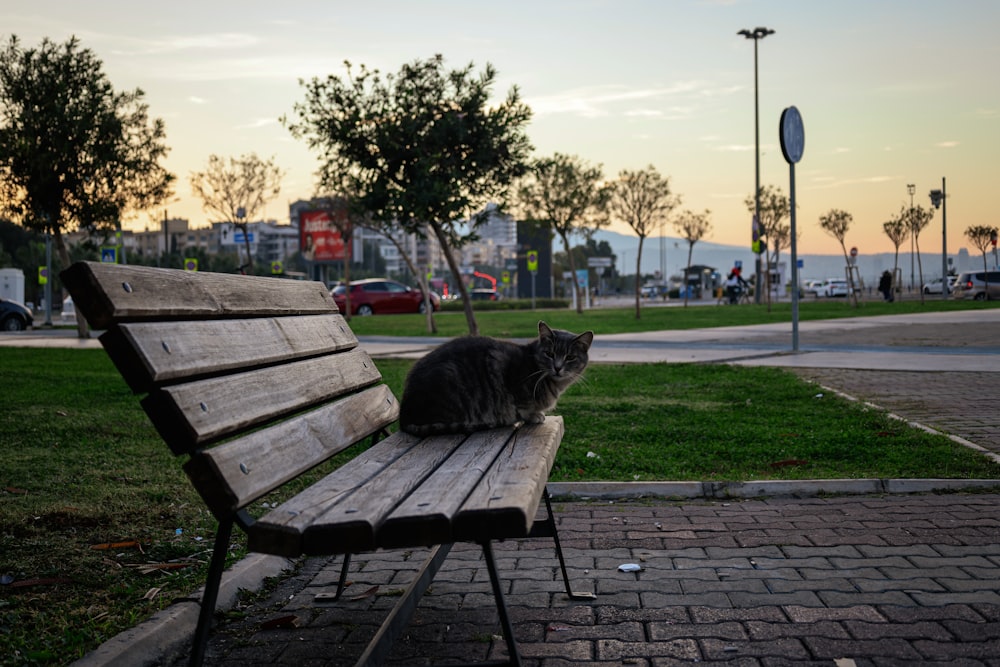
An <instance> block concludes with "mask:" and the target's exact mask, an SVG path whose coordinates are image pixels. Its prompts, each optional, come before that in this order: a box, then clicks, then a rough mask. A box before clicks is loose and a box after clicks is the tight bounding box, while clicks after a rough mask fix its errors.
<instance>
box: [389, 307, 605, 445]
mask: <svg viewBox="0 0 1000 667" xmlns="http://www.w3.org/2000/svg"><path fill="white" fill-rule="evenodd" d="M593 341H594V332H593V331H588V332H586V333H582V334H579V335H577V334H573V333H570V332H568V331H561V330H559V329H551V328H549V326H548V325H547V324H545V322H539V323H538V338H537V339H536V340H533V341H532V342H530V343H528V344H526V345H518V344H516V343H511V342H507V341H502V340H497V339H495V338H480V337H478V336H466V337H464V338H456V339H454V340H451V341H449V342H447V343H445V344H444V345H441V346H440V347H438V348H436V349H435V350H433V351H432V352H430V353H429V354H428V355H427V356H425V357H423V358H422V359H420V360H419V361H418V362H417V363H416V364H414V365H413V368H412V369H411V370H410V374H409V375H408V376H407V378H406V386H405V387H404V389H403V400H402V401H401V403H400V413H399V425H400V428H401V429H402V430H403V431H405V432H407V433H411V434H413V435H436V434H442V433H471V432H473V431H479V430H483V429H488V428H494V427H497V426H510V425H513V424H516V423H517V422H519V421H523V422H525V423H528V424H538V423H541V422H542V421H543V420H544V419H545V411H546V410H550V409H551V408H552V407H553V406H554V405H555V404H556V400H557V399H558V398H559V396H560V394H562V393H563V392H564V391H566V389H567V388H568V387H569V386H570V385H571V384H573V383H574V382H576V381H577V380H579V379H580V377H581V376H582V375H583V370H584V369H585V368H586V367H587V361H588V357H587V352H588V350H590V344H591V343H592V342H593Z"/></svg>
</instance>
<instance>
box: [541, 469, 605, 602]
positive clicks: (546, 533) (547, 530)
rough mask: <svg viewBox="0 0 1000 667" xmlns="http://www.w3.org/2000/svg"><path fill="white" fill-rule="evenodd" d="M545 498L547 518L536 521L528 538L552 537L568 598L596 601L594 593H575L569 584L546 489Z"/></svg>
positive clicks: (546, 489)
mask: <svg viewBox="0 0 1000 667" xmlns="http://www.w3.org/2000/svg"><path fill="white" fill-rule="evenodd" d="M542 497H543V498H545V513H546V516H545V518H544V519H543V520H541V521H536V522H535V523H534V524H533V525H532V526H531V532H530V533H529V535H528V537H551V538H552V541H553V542H554V543H555V546H556V557H557V558H558V559H559V569H560V570H561V571H562V578H563V585H565V587H566V596H567V597H568V598H569V599H570V600H596V599H597V596H596V595H594V594H593V593H587V592H580V591H573V590H572V588H571V587H570V583H569V574H568V572H567V571H566V559H565V558H564V557H563V550H562V545H561V544H560V543H559V531H558V530H557V529H556V519H555V515H554V514H553V513H552V499H551V498H550V497H549V489H548V487H546V488H545V492H544V493H543V494H542Z"/></svg>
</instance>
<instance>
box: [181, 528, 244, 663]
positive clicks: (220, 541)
mask: <svg viewBox="0 0 1000 667" xmlns="http://www.w3.org/2000/svg"><path fill="white" fill-rule="evenodd" d="M232 534H233V519H232V518H228V519H225V520H222V521H219V530H218V531H216V533H215V547H214V548H213V550H212V561H211V562H210V563H209V565H208V577H207V578H206V580H205V594H204V595H202V597H201V611H200V612H199V613H198V627H197V628H196V629H195V633H194V641H193V642H192V644H191V660H190V662H189V664H190V665H191V667H201V663H202V660H204V658H205V648H206V647H207V645H208V635H209V632H210V631H211V629H212V619H213V618H214V616H215V603H216V602H217V601H218V599H219V584H220V583H221V582H222V571H223V570H224V569H225V567H226V554H227V553H228V552H229V538H230V537H231V536H232Z"/></svg>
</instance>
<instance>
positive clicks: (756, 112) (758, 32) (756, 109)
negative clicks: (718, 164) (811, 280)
mask: <svg viewBox="0 0 1000 667" xmlns="http://www.w3.org/2000/svg"><path fill="white" fill-rule="evenodd" d="M736 34H737V35H743V36H744V37H746V38H747V39H752V40H753V123H754V130H753V135H754V189H753V198H754V210H753V218H754V223H755V224H760V99H759V95H758V86H757V42H759V41H760V40H762V39H764V38H765V37H767V36H768V35H773V34H774V31H773V30H771V29H770V28H763V27H760V26H758V27H756V28H754V29H753V30H740V31H739V32H738V33H736ZM754 275H755V276H756V277H755V278H754V280H755V281H756V285H755V288H754V300H755V301H756V302H757V303H760V297H761V294H760V292H761V279H760V253H759V252H758V253H757V262H756V267H755V272H754Z"/></svg>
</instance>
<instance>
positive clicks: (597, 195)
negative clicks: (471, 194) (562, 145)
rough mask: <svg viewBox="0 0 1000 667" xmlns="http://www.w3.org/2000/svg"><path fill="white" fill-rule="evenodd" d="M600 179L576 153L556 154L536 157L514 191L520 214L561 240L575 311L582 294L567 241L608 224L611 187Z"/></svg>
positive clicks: (600, 174) (596, 169) (580, 306)
mask: <svg viewBox="0 0 1000 667" xmlns="http://www.w3.org/2000/svg"><path fill="white" fill-rule="evenodd" d="M603 180H604V173H603V171H602V169H601V165H596V166H591V165H589V164H588V163H587V162H585V161H584V160H581V159H580V158H578V157H576V156H570V155H563V154H561V153H556V154H555V155H553V156H552V157H550V158H539V159H537V160H535V161H534V162H533V163H532V165H531V176H530V177H529V178H527V179H526V180H524V181H523V182H522V183H521V185H520V187H519V188H518V191H517V202H518V205H519V206H520V208H521V209H522V217H523V218H526V219H529V220H538V221H543V222H546V223H548V225H549V226H550V227H551V228H552V231H554V232H555V233H556V234H558V235H559V238H560V239H561V240H562V243H563V249H564V250H565V252H566V255H567V256H568V258H569V262H570V273H571V274H572V276H573V292H574V294H576V312H577V313H583V297H584V295H583V294H582V293H581V291H580V281H579V279H578V278H577V275H576V261H575V260H574V258H573V253H572V252H570V245H569V240H570V237H571V236H572V235H573V234H580V235H583V236H584V238H588V239H589V238H590V237H591V236H592V235H593V233H594V232H595V231H597V230H598V229H600V228H601V227H603V226H605V225H606V224H607V223H608V204H609V201H610V199H611V192H612V189H611V186H609V185H607V184H604V183H603Z"/></svg>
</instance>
